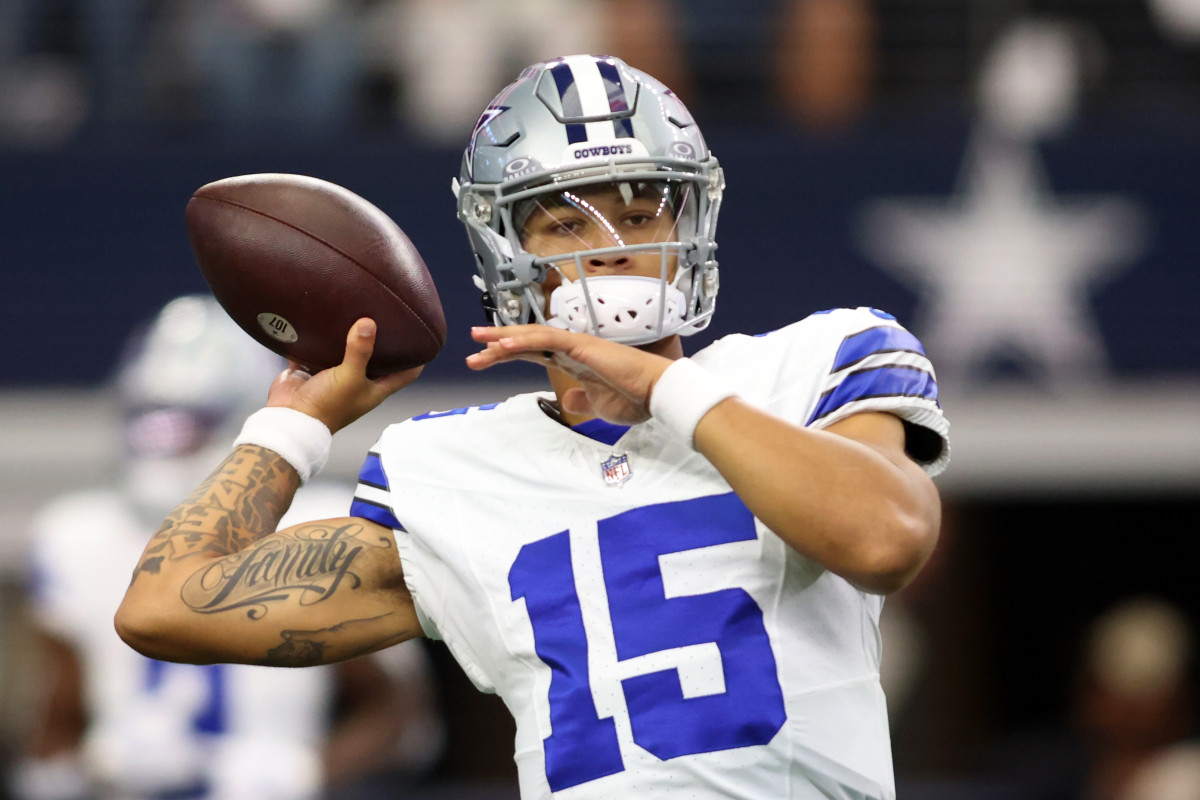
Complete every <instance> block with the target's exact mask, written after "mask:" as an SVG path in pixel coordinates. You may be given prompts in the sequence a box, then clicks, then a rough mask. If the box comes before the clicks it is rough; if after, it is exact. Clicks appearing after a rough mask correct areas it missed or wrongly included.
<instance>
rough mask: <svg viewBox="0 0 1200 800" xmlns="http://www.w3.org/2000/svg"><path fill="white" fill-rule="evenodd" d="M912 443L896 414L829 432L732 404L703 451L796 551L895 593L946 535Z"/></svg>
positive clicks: (713, 421)
mask: <svg viewBox="0 0 1200 800" xmlns="http://www.w3.org/2000/svg"><path fill="white" fill-rule="evenodd" d="M904 437H905V434H904V425H903V423H901V421H900V419H899V418H898V417H895V416H892V415H891V414H886V413H865V414H855V415H854V416H851V417H848V418H846V419H844V420H842V421H840V422H838V423H835V424H834V425H831V426H830V427H829V428H827V429H826V430H824V431H820V430H812V429H809V428H801V427H799V426H796V425H792V424H790V423H787V422H784V421H783V420H780V419H778V418H776V417H773V416H771V415H770V414H766V413H764V412H762V411H759V410H758V409H756V408H754V407H752V406H750V405H749V404H748V403H745V402H743V401H742V400H739V399H737V398H730V399H728V400H725V401H723V402H721V403H718V404H717V405H716V406H715V407H713V409H712V410H711V411H709V412H708V413H707V414H706V415H705V416H704V417H703V418H702V419H701V420H700V424H699V425H698V426H697V427H696V433H695V445H696V449H697V450H698V451H699V452H700V453H702V454H703V455H704V456H705V457H706V458H707V459H708V460H709V461H711V462H712V464H713V466H715V467H716V468H717V470H718V471H719V472H720V473H721V475H722V476H723V477H724V478H725V480H727V481H728V482H729V485H730V486H731V487H733V490H734V491H735V492H737V494H738V496H739V497H741V498H742V500H743V502H745V503H746V506H747V507H748V508H750V510H751V511H753V512H754V515H755V516H756V517H758V518H759V519H761V520H762V521H763V523H764V524H765V525H766V526H767V527H768V528H770V529H771V530H773V531H775V533H776V534H778V535H779V536H780V537H781V538H782V539H783V540H784V541H786V542H787V543H788V544H789V545H791V546H792V547H793V548H795V549H796V551H797V552H799V553H801V554H803V555H805V556H807V557H809V558H811V559H812V560H813V561H816V562H817V563H819V564H822V565H823V566H825V567H826V568H827V569H829V570H831V571H832V572H835V573H837V574H838V575H841V576H842V577H843V578H845V579H846V580H848V581H850V582H851V583H853V584H855V585H856V586H858V587H860V588H862V589H865V590H867V591H870V592H876V593H879V594H888V593H891V592H894V591H897V590H899V589H902V588H904V587H905V586H907V585H908V583H909V582H910V581H911V580H912V579H913V578H915V577H916V575H917V573H918V572H920V570H921V568H922V567H923V566H924V565H925V562H926V561H928V560H929V556H930V555H931V554H932V553H933V547H934V544H935V543H936V542H937V537H938V530H939V528H940V526H941V504H940V501H939V499H938V492H937V488H936V487H935V486H934V484H933V481H932V480H930V478H929V476H928V475H926V474H925V472H924V471H923V470H922V469H921V468H920V467H919V466H918V465H917V463H916V462H915V461H913V460H912V459H911V458H909V457H908V455H907V454H906V453H905V451H904Z"/></svg>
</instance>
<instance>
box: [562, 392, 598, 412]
mask: <svg viewBox="0 0 1200 800" xmlns="http://www.w3.org/2000/svg"><path fill="white" fill-rule="evenodd" d="M561 403H562V408H563V411H566V412H567V413H568V414H590V413H591V411H592V402H591V400H590V399H588V396H587V391H586V390H584V389H581V388H578V387H574V388H571V389H568V390H567V391H565V392H563V396H562V399H561Z"/></svg>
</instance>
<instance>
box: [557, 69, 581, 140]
mask: <svg viewBox="0 0 1200 800" xmlns="http://www.w3.org/2000/svg"><path fill="white" fill-rule="evenodd" d="M550 74H551V75H553V76H554V85H555V86H556V87H557V88H558V97H559V99H560V100H561V101H562V110H563V116H564V117H566V118H568V119H570V118H572V117H574V118H579V117H582V116H583V106H582V104H581V103H580V100H579V87H578V86H576V85H575V74H574V73H573V72H571V66H570V65H569V64H567V63H566V62H565V61H561V62H559V63H557V64H555V65H554V66H553V67H551V68H550ZM567 141H568V142H570V143H571V144H576V143H578V142H586V141H587V128H586V126H584V125H582V124H580V123H577V122H569V123H567Z"/></svg>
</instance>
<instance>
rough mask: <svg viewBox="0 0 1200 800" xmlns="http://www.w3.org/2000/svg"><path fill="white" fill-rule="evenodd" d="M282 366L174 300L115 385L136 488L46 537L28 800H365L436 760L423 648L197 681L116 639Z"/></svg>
mask: <svg viewBox="0 0 1200 800" xmlns="http://www.w3.org/2000/svg"><path fill="white" fill-rule="evenodd" d="M283 366H284V365H283V363H282V361H280V360H279V359H277V358H276V357H275V356H274V355H273V354H271V353H270V352H269V351H267V350H266V349H265V348H262V347H260V346H259V345H258V344H257V343H255V342H254V341H252V340H251V339H250V337H248V336H247V335H246V334H245V333H244V332H242V331H241V329H239V328H238V327H237V325H236V324H235V323H233V321H232V320H231V319H230V318H229V317H228V316H227V315H226V314H225V312H224V311H223V310H222V309H221V307H220V306H219V305H218V304H217V303H216V302H215V301H214V300H212V299H211V298H209V297H204V296H188V297H181V298H177V299H175V300H173V301H172V302H170V303H168V304H167V305H166V306H165V307H164V308H163V309H162V310H161V311H160V312H159V314H158V315H157V317H156V318H155V319H154V321H153V323H152V324H151V325H150V326H149V327H148V328H147V329H146V330H145V331H143V332H142V333H140V334H138V335H135V336H134V337H132V339H131V341H130V345H129V347H128V349H127V352H126V354H125V356H124V358H123V360H122V364H121V367H120V369H119V370H118V374H117V376H116V382H117V394H118V397H119V401H120V405H121V413H122V423H123V433H124V444H125V461H124V464H123V470H122V474H121V475H120V476H119V480H118V481H117V482H116V483H115V484H114V485H113V486H112V487H110V488H100V489H94V490H84V491H76V492H71V493H69V494H66V495H64V496H62V497H60V498H59V499H57V500H55V501H53V502H51V503H50V504H49V506H48V507H46V508H45V509H43V510H42V512H41V513H40V514H39V515H38V516H37V517H36V518H35V522H34V531H33V536H32V562H33V563H32V574H33V576H34V579H33V587H32V591H31V593H30V601H31V602H30V605H31V612H32V617H33V620H34V626H35V628H36V629H37V638H38V640H39V643H40V647H41V649H42V654H41V657H42V659H43V661H42V665H41V669H40V672H39V674H40V675H41V676H42V678H41V680H40V681H39V685H40V686H41V687H42V688H43V689H44V696H43V697H42V698H40V703H39V704H38V708H39V711H38V713H37V714H36V720H35V724H34V730H33V731H32V736H31V738H30V741H29V747H28V752H27V757H26V758H25V760H24V762H23V764H22V765H21V766H20V768H19V769H18V773H17V778H16V780H15V788H16V792H17V796H18V797H20V798H25V799H26V800H50V798H55V799H56V800H57V799H59V798H62V799H65V798H85V797H120V798H151V797H154V798H212V799H213V800H217V798H220V799H221V800H230V799H231V798H246V800H302V798H315V797H318V796H321V795H322V794H327V795H328V796H336V797H348V796H360V795H362V794H364V793H366V792H367V791H368V790H369V789H370V779H371V777H372V776H379V775H383V774H387V775H388V779H389V780H396V781H403V780H404V776H405V775H406V774H407V775H408V776H410V777H411V776H414V775H415V774H417V773H419V772H421V771H422V769H423V768H424V767H427V766H429V765H430V764H431V762H432V759H433V758H434V757H435V756H436V754H437V750H438V746H439V745H438V743H439V741H440V731H439V728H438V723H437V718H436V716H435V715H434V714H433V713H432V705H431V695H432V692H431V690H430V677H429V675H428V674H427V669H426V665H425V661H424V653H423V651H422V650H420V649H419V648H418V647H412V646H401V647H397V648H392V649H391V650H390V651H388V652H387V653H385V654H377V655H375V656H371V657H364V658H359V659H354V660H351V661H347V662H344V663H342V664H339V665H337V666H336V667H320V668H313V669H296V670H271V669H267V668H264V667H252V666H244V665H229V664H210V665H200V666H197V665H187V664H173V663H165V662H160V661H154V660H151V659H147V658H144V657H143V656H141V655H138V654H137V653H135V652H134V651H133V650H131V649H130V648H129V647H127V646H126V645H125V644H124V643H123V642H121V640H120V639H119V638H117V635H116V633H115V632H114V630H113V627H112V622H111V617H112V613H113V610H114V609H115V608H116V605H117V603H118V602H119V600H120V597H121V594H122V592H123V591H124V588H125V584H126V582H127V580H128V578H127V577H126V565H127V564H129V563H131V562H132V561H133V559H134V558H135V557H136V555H137V553H139V552H140V551H141V549H142V547H143V546H144V545H145V542H146V538H147V537H148V536H149V534H150V533H152V532H153V530H154V528H155V526H156V525H157V524H158V520H160V519H161V518H162V515H163V514H164V513H165V511H166V510H167V509H169V508H170V507H171V505H172V504H173V503H175V502H177V501H178V496H179V494H180V493H181V492H186V491H187V488H188V487H190V486H192V485H194V484H195V483H196V481H197V480H199V479H200V478H201V477H203V475H204V474H206V473H207V471H208V470H209V468H210V467H211V465H212V463H214V462H215V461H216V460H217V459H218V456H216V455H214V454H215V453H218V452H220V453H223V452H224V451H226V450H227V449H228V447H229V442H230V441H231V440H232V438H233V436H234V435H235V433H236V429H237V427H238V426H239V425H240V424H241V421H242V419H243V417H244V416H245V413H246V410H247V409H248V408H255V407H256V406H257V405H258V404H260V403H261V401H262V397H261V394H262V387H263V386H264V385H265V382H266V381H268V380H270V379H271V377H272V376H273V375H274V374H276V373H277V372H278V371H279V370H280V369H282V367H283ZM114 477H116V476H114ZM349 499H350V498H349V493H348V491H346V490H339V489H334V488H333V487H332V486H331V485H321V484H320V483H314V484H311V485H309V486H307V487H305V489H304V490H303V491H301V492H300V493H299V494H298V495H297V497H296V502H295V503H294V504H293V506H292V511H291V513H290V514H289V516H288V518H287V519H289V520H290V521H291V522H292V523H294V522H298V521H301V520H303V519H306V518H313V517H327V516H332V515H336V514H342V513H345V510H346V509H347V508H348V506H349ZM289 524H290V523H289ZM106 564H107V565H109V566H105V565H106Z"/></svg>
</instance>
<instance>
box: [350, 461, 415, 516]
mask: <svg viewBox="0 0 1200 800" xmlns="http://www.w3.org/2000/svg"><path fill="white" fill-rule="evenodd" d="M350 516H352V517H361V518H363V519H369V520H371V521H372V522H377V523H379V524H380V525H382V526H383V527H385V528H391V529H392V530H394V531H404V526H403V525H401V524H400V520H399V519H397V518H396V513H395V511H393V509H392V492H391V487H390V486H389V485H388V480H387V475H386V474H385V473H384V471H383V463H382V461H380V458H379V443H378V442H376V443H375V445H374V446H373V447H372V448H371V449H370V451H368V452H367V457H366V459H365V460H364V461H363V465H362V468H361V469H360V470H359V471H358V485H357V486H356V487H355V489H354V499H353V500H352V501H351V503H350Z"/></svg>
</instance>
